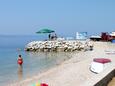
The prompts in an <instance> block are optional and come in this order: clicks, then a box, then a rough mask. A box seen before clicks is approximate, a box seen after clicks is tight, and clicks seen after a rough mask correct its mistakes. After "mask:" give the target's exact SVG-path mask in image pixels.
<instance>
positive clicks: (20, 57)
mask: <svg viewBox="0 0 115 86" xmlns="http://www.w3.org/2000/svg"><path fill="white" fill-rule="evenodd" d="M17 63H18V78H19V80H21V79H22V76H23V67H22V64H23V58H22V56H21V55H19V56H18V61H17Z"/></svg>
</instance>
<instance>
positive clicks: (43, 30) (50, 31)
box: [36, 28, 55, 39]
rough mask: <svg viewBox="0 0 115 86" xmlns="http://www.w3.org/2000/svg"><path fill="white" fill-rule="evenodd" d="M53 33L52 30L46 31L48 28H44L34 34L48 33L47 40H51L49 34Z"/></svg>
mask: <svg viewBox="0 0 115 86" xmlns="http://www.w3.org/2000/svg"><path fill="white" fill-rule="evenodd" d="M53 32H55V31H54V30H51V29H48V28H44V29H41V30H39V31H38V32H36V33H37V34H48V33H49V39H50V38H51V35H50V33H53Z"/></svg>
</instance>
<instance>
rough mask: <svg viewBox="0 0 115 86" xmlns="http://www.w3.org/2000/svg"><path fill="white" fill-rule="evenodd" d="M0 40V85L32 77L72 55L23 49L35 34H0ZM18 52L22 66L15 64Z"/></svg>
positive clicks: (35, 38)
mask: <svg viewBox="0 0 115 86" xmlns="http://www.w3.org/2000/svg"><path fill="white" fill-rule="evenodd" d="M0 40H1V42H0V86H5V85H7V84H8V83H12V82H16V81H19V80H23V79H26V78H28V77H32V76H33V75H35V74H37V73H39V72H41V71H44V70H47V69H49V68H52V67H54V66H55V65H57V64H60V63H61V62H63V61H64V60H65V59H69V58H71V57H72V56H71V54H72V53H64V52H58V53H57V52H38V53H36V52H26V51H24V47H25V45H26V44H27V43H28V42H30V41H33V40H38V37H37V36H0ZM18 48H19V49H20V50H18ZM19 54H21V55H22V58H23V60H24V64H23V67H22V68H21V67H18V65H17V57H18V55H19Z"/></svg>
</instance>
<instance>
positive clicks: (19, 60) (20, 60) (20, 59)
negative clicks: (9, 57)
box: [17, 55, 23, 66]
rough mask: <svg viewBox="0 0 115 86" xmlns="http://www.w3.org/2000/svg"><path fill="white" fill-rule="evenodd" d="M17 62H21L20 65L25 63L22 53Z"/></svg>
mask: <svg viewBox="0 0 115 86" xmlns="http://www.w3.org/2000/svg"><path fill="white" fill-rule="evenodd" d="M17 62H18V64H19V65H20V66H22V64H23V59H22V56H21V55H19V57H18V61H17Z"/></svg>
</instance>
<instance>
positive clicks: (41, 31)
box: [36, 28, 55, 33]
mask: <svg viewBox="0 0 115 86" xmlns="http://www.w3.org/2000/svg"><path fill="white" fill-rule="evenodd" d="M52 32H55V31H54V30H51V29H46V28H45V29H41V30H39V31H38V32H36V33H52Z"/></svg>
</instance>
